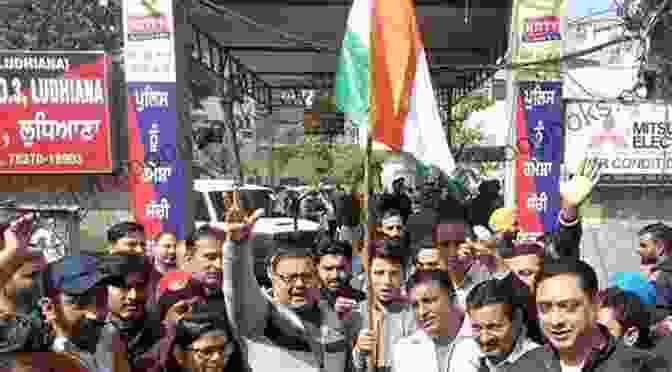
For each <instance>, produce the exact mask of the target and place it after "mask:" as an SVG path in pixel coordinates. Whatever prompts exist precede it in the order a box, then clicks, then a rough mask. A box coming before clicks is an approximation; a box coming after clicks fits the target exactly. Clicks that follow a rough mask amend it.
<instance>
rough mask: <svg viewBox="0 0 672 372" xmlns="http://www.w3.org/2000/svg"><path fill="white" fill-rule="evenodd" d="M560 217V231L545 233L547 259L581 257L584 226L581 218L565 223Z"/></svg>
mask: <svg viewBox="0 0 672 372" xmlns="http://www.w3.org/2000/svg"><path fill="white" fill-rule="evenodd" d="M559 218H560V224H559V228H558V231H556V232H554V233H552V234H545V235H544V238H543V239H544V247H545V248H544V249H545V256H546V258H547V259H558V258H561V257H574V258H576V259H579V258H581V250H580V248H579V247H580V245H581V236H582V235H583V228H582V226H581V220H580V219H579V220H577V221H574V222H571V223H564V222H563V221H562V218H561V217H559Z"/></svg>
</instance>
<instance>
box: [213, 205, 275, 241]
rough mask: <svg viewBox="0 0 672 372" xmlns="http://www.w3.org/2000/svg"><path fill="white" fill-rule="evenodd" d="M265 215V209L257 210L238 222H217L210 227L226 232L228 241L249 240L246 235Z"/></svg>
mask: <svg viewBox="0 0 672 372" xmlns="http://www.w3.org/2000/svg"><path fill="white" fill-rule="evenodd" d="M264 213H265V212H264V210H263V209H257V210H256V211H254V213H252V214H251V215H250V216H247V217H241V218H240V220H238V221H231V220H229V222H215V223H211V224H210V226H211V227H212V228H214V229H217V230H220V231H222V232H224V233H225V234H226V240H230V241H241V240H245V239H247V238H248V236H247V234H244V233H245V232H248V233H249V230H250V229H251V228H252V226H254V224H255V223H256V222H257V220H259V218H261V217H262V216H263V215H264ZM241 220H242V221H241Z"/></svg>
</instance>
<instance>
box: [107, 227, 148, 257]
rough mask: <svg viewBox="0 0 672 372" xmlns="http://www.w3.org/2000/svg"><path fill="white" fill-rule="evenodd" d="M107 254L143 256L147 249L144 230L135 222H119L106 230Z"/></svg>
mask: <svg viewBox="0 0 672 372" xmlns="http://www.w3.org/2000/svg"><path fill="white" fill-rule="evenodd" d="M107 243H108V253H109V254H111V255H115V254H125V255H144V254H145V250H146V248H147V237H146V235H145V228H144V227H143V226H142V225H140V224H138V223H135V222H121V223H118V224H116V225H114V226H112V227H110V228H109V229H108V230H107Z"/></svg>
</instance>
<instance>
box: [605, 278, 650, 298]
mask: <svg viewBox="0 0 672 372" xmlns="http://www.w3.org/2000/svg"><path fill="white" fill-rule="evenodd" d="M609 282H610V287H616V288H620V289H622V290H624V291H626V292H631V293H633V294H635V295H637V297H639V299H640V300H641V301H642V303H643V304H645V305H655V304H656V286H655V285H654V284H653V283H651V282H650V281H649V280H647V279H646V278H644V277H643V276H642V274H641V273H639V272H617V273H614V274H613V276H612V277H611V280H610V281H609Z"/></svg>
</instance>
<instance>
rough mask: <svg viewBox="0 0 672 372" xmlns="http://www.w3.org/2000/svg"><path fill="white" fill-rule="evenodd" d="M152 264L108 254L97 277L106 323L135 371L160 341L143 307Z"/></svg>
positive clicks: (135, 257)
mask: <svg viewBox="0 0 672 372" xmlns="http://www.w3.org/2000/svg"><path fill="white" fill-rule="evenodd" d="M151 266H152V265H151V263H149V262H148V261H147V260H146V259H145V257H143V256H138V255H131V256H126V255H111V256H105V257H103V258H102V259H101V262H100V263H99V265H98V275H100V276H102V277H104V278H105V284H106V286H107V306H108V309H107V310H108V315H107V319H106V321H107V323H108V325H111V326H113V327H114V328H116V329H117V330H118V332H119V333H120V334H121V336H122V337H123V339H124V340H125V341H126V346H127V350H128V353H129V363H130V366H131V368H132V369H134V368H138V367H139V366H136V362H137V360H138V358H139V357H140V356H141V355H142V354H144V353H145V352H147V351H148V350H149V349H150V348H151V347H152V346H153V345H154V343H155V342H157V341H158V340H159V338H160V328H159V325H158V324H157V322H156V320H155V319H152V318H151V317H150V316H149V315H148V313H147V311H146V309H145V307H146V300H147V297H148V293H147V282H148V281H149V275H150V270H151Z"/></svg>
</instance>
